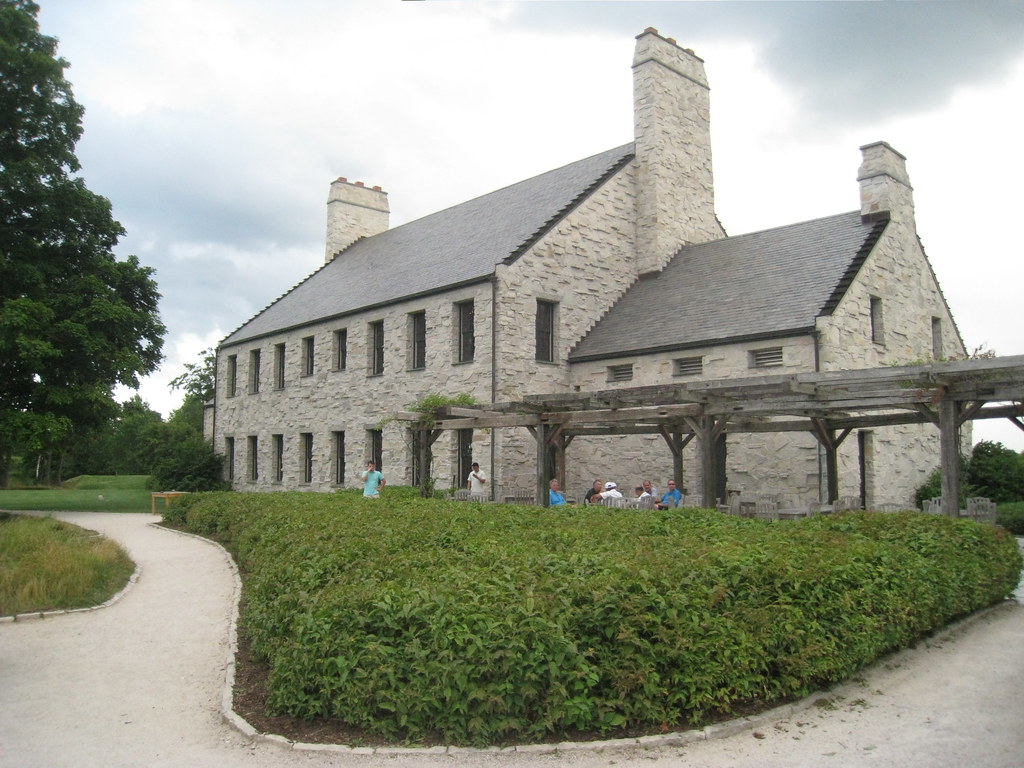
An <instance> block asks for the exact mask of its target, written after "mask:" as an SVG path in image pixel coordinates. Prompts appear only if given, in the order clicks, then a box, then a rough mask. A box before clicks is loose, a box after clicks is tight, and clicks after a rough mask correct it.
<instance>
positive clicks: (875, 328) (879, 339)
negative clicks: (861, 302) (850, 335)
mask: <svg viewBox="0 0 1024 768" xmlns="http://www.w3.org/2000/svg"><path fill="white" fill-rule="evenodd" d="M871 340H872V341H873V342H875V344H884V343H885V327H884V325H883V324H882V300H881V299H880V298H878V297H877V296H872V297H871Z"/></svg>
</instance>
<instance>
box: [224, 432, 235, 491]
mask: <svg viewBox="0 0 1024 768" xmlns="http://www.w3.org/2000/svg"><path fill="white" fill-rule="evenodd" d="M224 479H225V480H227V481H228V482H229V483H231V482H234V479H235V438H233V437H225V438H224Z"/></svg>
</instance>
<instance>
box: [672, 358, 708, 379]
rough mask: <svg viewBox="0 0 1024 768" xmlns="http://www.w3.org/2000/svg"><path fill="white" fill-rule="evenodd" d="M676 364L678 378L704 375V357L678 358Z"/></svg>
mask: <svg viewBox="0 0 1024 768" xmlns="http://www.w3.org/2000/svg"><path fill="white" fill-rule="evenodd" d="M674 363H675V375H676V376H700V375H701V374H702V373H704V358H703V357H677V358H676V359H675V361H674Z"/></svg>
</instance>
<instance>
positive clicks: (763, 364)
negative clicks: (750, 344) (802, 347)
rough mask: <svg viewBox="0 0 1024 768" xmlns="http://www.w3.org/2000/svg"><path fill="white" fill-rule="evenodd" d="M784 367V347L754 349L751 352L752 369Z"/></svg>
mask: <svg viewBox="0 0 1024 768" xmlns="http://www.w3.org/2000/svg"><path fill="white" fill-rule="evenodd" d="M777 365H782V347H768V348H767V349H752V350H751V351H750V367H751V368H774V367H775V366H777Z"/></svg>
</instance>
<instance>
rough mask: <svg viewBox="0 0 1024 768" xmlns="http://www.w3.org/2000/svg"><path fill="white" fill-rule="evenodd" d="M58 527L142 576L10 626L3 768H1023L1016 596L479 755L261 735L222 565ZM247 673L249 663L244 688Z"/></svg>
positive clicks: (134, 533) (137, 521)
mask: <svg viewBox="0 0 1024 768" xmlns="http://www.w3.org/2000/svg"><path fill="white" fill-rule="evenodd" d="M57 516H59V517H61V518H62V519H65V520H68V521H69V522H73V523H75V524H77V525H81V526H83V527H85V528H90V529H93V530H98V531H100V532H102V533H104V534H105V535H108V536H110V537H111V538H114V539H116V540H118V541H119V542H121V543H122V544H123V545H124V546H125V547H126V549H127V550H128V551H129V553H130V554H131V556H132V557H133V559H134V560H135V561H136V562H137V563H138V564H139V566H140V568H141V572H140V575H139V578H138V580H137V582H136V583H135V584H134V586H132V587H131V588H130V589H128V590H127V591H126V592H125V594H124V595H123V596H122V597H121V598H120V599H118V600H117V601H116V602H114V603H113V604H112V605H110V606H108V607H105V608H101V609H98V610H93V611H83V612H76V613H67V614H60V615H54V616H48V617H45V618H31V619H19V620H18V621H16V622H10V621H8V622H0V766H3V767H6V766H11V767H12V768H13V767H14V766H17V767H18V768H33V767H35V766H39V767H40V768H42V767H43V766H45V767H46V768H59V767H60V766H75V768H90V767H92V766H95V767H97V768H99V767H100V766H103V767H104V768H106V767H107V766H190V767H191V766H197V765H198V766H206V765H216V766H224V767H225V768H233V767H234V766H250V767H256V768H260V767H262V766H282V767H283V768H289V767H290V766H327V765H331V766H360V767H361V768H362V767H365V768H375V767H376V766H385V765H386V766H392V767H398V766H420V765H423V766H427V765H435V764H436V765H442V766H473V767H476V766H480V767H481V768H483V767H485V766H491V765H500V766H509V768H535V767H538V766H542V765H543V766H551V765H559V766H561V765H567V766H580V767H581V768H596V766H611V765H615V766H625V767H626V768H634V767H638V766H641V765H644V766H649V765H650V764H651V763H652V762H655V763H659V764H661V765H664V766H673V767H674V766H679V767H680V768H691V767H692V768H697V767H703V768H755V767H756V768H783V767H785V768H802V767H804V766H807V767H810V766H826V767H829V766H837V767H847V766H849V767H850V768H853V767H854V766H858V767H859V766H891V767H892V768H897V767H898V768H918V767H920V768H925V767H927V768H945V767H946V766H950V767H952V766H958V767H959V766H971V767H972V768H1021V766H1024V728H1022V726H1021V723H1022V722H1024V696H1022V695H1021V693H1022V690H1024V605H1022V604H1021V600H1020V599H1017V600H1009V601H1006V602H1005V603H1004V604H1002V605H1000V606H998V607H996V608H994V609H990V610H987V611H984V612H981V613H979V614H977V615H975V616H973V617H971V618H970V619H968V620H967V621H965V622H962V623H960V624H958V625H956V626H954V627H952V628H950V629H949V630H947V631H945V632H943V633H941V634H940V635H938V636H936V637H934V638H931V639H930V640H928V641H927V642H923V643H921V644H919V646H918V647H916V648H913V649H909V650H907V651H903V652H901V653H899V654H896V655H894V656H892V657H889V658H887V659H885V660H883V661H882V662H880V663H878V664H876V665H874V666H873V667H871V668H869V669H867V670H865V671H864V673H863V674H862V675H861V676H859V677H858V678H857V679H855V680H854V681H851V682H850V683H848V684H846V685H844V686H841V687H838V688H836V689H834V690H832V691H828V692H822V693H819V694H816V695H814V696H812V697H810V698H808V699H807V700H804V701H802V702H796V703H794V704H792V705H789V706H787V707H783V708H780V709H777V710H773V711H772V712H769V713H766V714H764V715H761V716H758V717H754V718H751V719H750V720H738V721H730V722H726V723H721V724H718V725H716V726H712V727H710V728H709V729H708V730H707V731H695V732H688V733H684V734H681V735H680V736H678V737H676V738H674V739H662V740H653V741H649V742H645V743H643V744H639V745H638V744H637V743H636V742H635V740H634V741H628V742H627V741H626V740H623V741H619V742H611V743H608V742H606V743H588V744H579V745H561V746H560V747H559V748H554V747H552V746H550V745H539V746H521V747H517V748H515V749H509V750H503V751H497V750H495V751H483V752H480V751H473V750H445V749H444V748H443V747H439V748H434V749H418V750H416V749H413V750H404V749H395V748H384V749H374V746H373V745H372V744H368V743H366V742H363V745H362V746H360V747H359V748H357V749H351V748H336V747H322V746H321V747H318V746H316V745H307V746H301V745H299V746H294V747H293V746H292V745H291V744H289V743H287V742H286V741H285V740H283V739H269V740H268V739H262V738H256V739H253V738H250V737H249V736H247V735H245V734H244V733H242V732H241V731H239V730H238V729H237V728H236V727H233V726H232V725H231V724H229V723H227V722H225V720H224V717H223V716H222V707H223V705H224V702H225V701H226V700H227V701H230V696H227V698H226V696H225V678H226V672H227V668H228V664H229V661H230V660H232V659H233V658H234V657H233V655H232V626H233V624H232V622H233V615H234V610H235V606H236V602H237V598H238V584H237V579H236V576H235V573H234V569H233V566H232V564H231V562H230V559H229V558H228V556H227V555H226V553H224V551H223V550H222V549H220V548H219V547H217V546H215V545H213V544H210V543H209V542H206V541H204V540H201V539H197V538H194V537H190V536H186V535H183V534H179V533H176V532H173V531H168V530H165V529H162V528H159V527H156V526H153V525H151V523H152V522H153V521H154V520H155V519H156V518H154V517H152V516H151V515H146V514H143V515H131V514H105V513H74V512H68V513H58V515H57ZM1018 594H1019V595H1024V591H1022V590H1020V589H1018ZM245 674H246V673H245V672H243V667H242V666H240V667H239V676H240V679H239V682H240V683H241V682H243V678H244V676H245ZM249 674H252V673H251V672H250V673H249ZM240 706H242V705H241V704H240Z"/></svg>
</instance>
